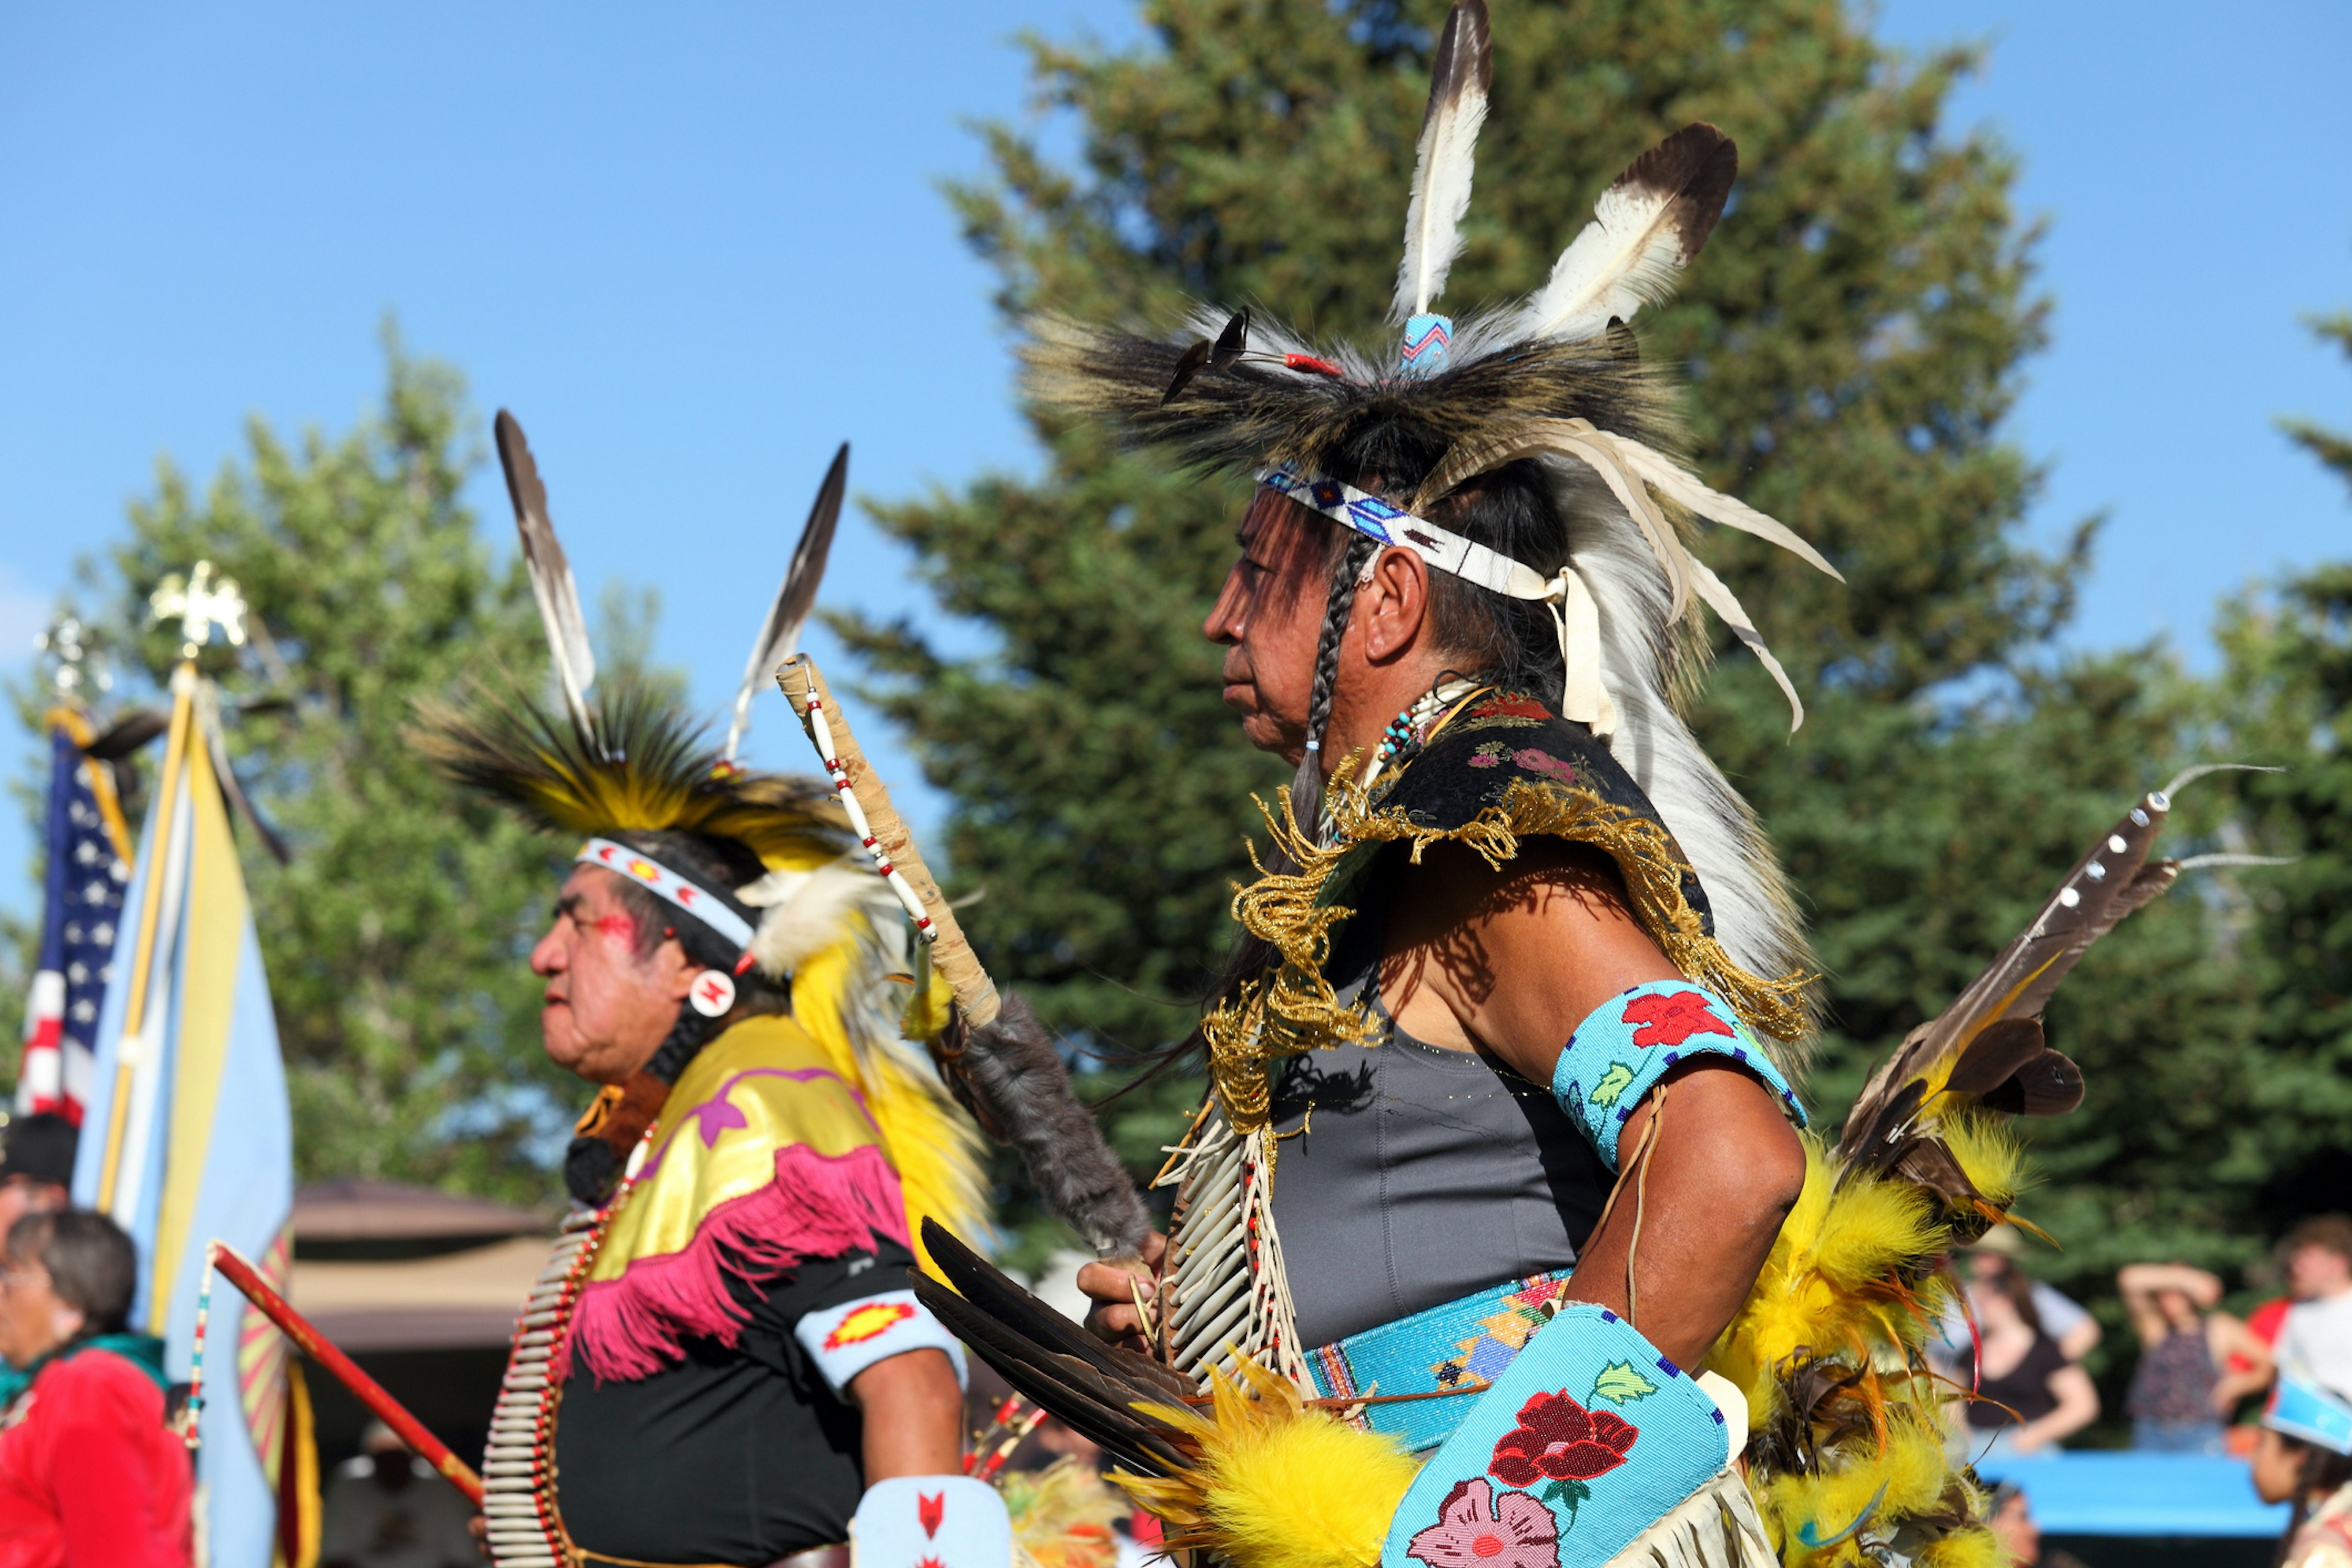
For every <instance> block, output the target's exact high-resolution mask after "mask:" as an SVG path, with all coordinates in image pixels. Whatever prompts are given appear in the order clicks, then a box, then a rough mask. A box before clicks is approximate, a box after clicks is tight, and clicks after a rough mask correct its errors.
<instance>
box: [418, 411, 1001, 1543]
mask: <svg viewBox="0 0 2352 1568" xmlns="http://www.w3.org/2000/svg"><path fill="white" fill-rule="evenodd" d="M497 434H498V444H499V456H500V458H501V459H502V461H503V462H504V464H505V467H506V471H507V478H508V483H509V489H510V490H511V491H512V493H513V497H514V500H515V508H516V515H517V521H518V523H519V525H520V528H521V531H522V538H523V547H524V551H525V553H526V556H527V558H528V560H529V563H530V570H531V575H532V581H533V585H534V588H535V589H536V590H537V592H538V595H539V600H540V605H541V611H542V614H543V615H544V616H545V617H546V620H547V623H548V630H549V641H550V644H551V647H552V649H553V651H554V658H555V675H556V680H557V683H558V684H559V685H560V686H561V688H562V693H563V698H564V707H563V710H561V711H558V712H554V713H549V712H544V711H541V709H540V708H539V707H538V706H537V705H535V704H531V703H528V702H525V701H521V700H516V699H513V698H511V697H501V696H498V695H495V694H492V693H490V692H488V690H486V689H478V691H477V693H476V695H475V697H474V698H473V700H471V702H470V703H469V705H467V706H465V707H462V708H461V707H452V706H441V707H435V708H430V709H428V710H425V715H424V725H423V729H422V740H423V742H424V744H425V746H426V748H427V750H428V752H430V754H431V755H432V756H433V757H434V758H435V759H436V762H438V763H440V765H441V766H442V767H443V768H444V769H445V770H446V771H447V772H448V773H450V774H451V775H452V776H454V777H456V778H457V779H458V780H459V781H461V782H463V783H465V784H469V785H472V786H474V787H476V788H478V789H480V790H483V791H486V792H488V793H489V794H491V795H496V796H498V797H499V798H501V799H503V800H505V801H507V802H509V804H512V805H518V806H520V808H522V809H523V810H524V811H525V812H526V813H527V814H528V815H530V816H532V817H533V818H534V819H536V820H537V821H539V822H541V823H543V824H545V825H546V826H550V827H551V828H553V829H556V830H558V831H561V832H563V833H567V834H570V835H572V836H574V837H573V839H572V843H573V844H574V846H575V847H576V852H575V854H574V856H573V859H572V867H571V868H570V871H569V873H568V875H567V876H566V877H565V878H564V879H563V881H562V887H561V889H559V890H558V891H557V893H556V896H555V902H554V913H553V919H552V921H551V925H550V927H549V929H548V931H547V932H546V934H545V935H544V936H543V937H542V938H541V940H540V942H539V943H538V944H537V946H536V947H535V948H534V949H533V950H532V952H531V955H530V965H531V969H532V971H533V973H537V974H540V975H541V976H543V977H544V978H545V980H546V993H545V998H546V1000H545V1007H544V1009H543V1011H542V1013H541V1031H542V1035H543V1038H544V1043H545V1046H546V1049H547V1053H548V1055H549V1056H550V1057H551V1058H552V1059H554V1060H555V1061H556V1062H557V1063H559V1064H560V1065H562V1067H564V1068H567V1069H569V1070H570V1071H572V1072H573V1073H576V1074H578V1075H579V1076H580V1077H581V1078H583V1079H586V1080H587V1081H588V1082H590V1083H593V1084H595V1085H598V1086H600V1089H599V1092H598V1094H597V1097H596V1100H595V1103H594V1104H593V1107H592V1108H591V1109H590V1110H589V1111H588V1113H587V1114H586V1115H585V1116H584V1117H583V1119H582V1120H581V1122H580V1126H579V1130H578V1136H577V1137H576V1138H575V1139H574V1140H573V1142H572V1146H571V1151H570V1153H569V1155H568V1157H567V1159H566V1161H565V1167H564V1177H565V1182H566V1184H567V1185H568V1186H569V1188H570V1190H571V1193H572V1198H573V1200H574V1202H575V1205H577V1206H575V1207H574V1209H573V1210H572V1214H571V1215H570V1217H569V1218H568V1219H567V1220H566V1221H565V1223H564V1226H563V1231H562V1237H561V1238H560V1239H559V1240H558V1242H557V1243H556V1246H555V1249H554V1252H553V1255H552V1257H551V1260H550V1262H549V1265H548V1268H547V1270H546V1272H545V1273H544V1274H543V1275H542V1277H541V1283H540V1285H539V1287H538V1289H537V1290H536V1291H535V1293H534V1294H533V1296H532V1297H531V1300H530V1303H529V1304H528V1305H527V1306H526V1308H525V1310H524V1315H523V1316H522V1318H521V1320H520V1325H519V1329H518V1335H517V1338H516V1342H515V1345H516V1348H515V1351H514V1352H513V1356H512V1359H511V1361H510V1363H509V1369H508V1373H507V1377H506V1381H505V1384H504V1386H503V1388H502V1390H501V1393H500V1395H499V1406H498V1411H497V1415H496V1416H495V1418H494V1424H493V1427H492V1431H491V1436H490V1446H489V1450H488V1456H487V1462H486V1464H485V1467H484V1472H485V1476H486V1479H487V1480H488V1486H489V1488H490V1492H489V1497H488V1503H487V1506H486V1509H485V1514H486V1521H485V1522H486V1526H487V1531H488V1545H489V1547H490V1549H491V1553H492V1556H493V1558H494V1559H495V1560H496V1561H497V1562H498V1563H501V1564H508V1565H514V1564H541V1565H546V1564H566V1565H570V1564H576V1563H582V1562H586V1563H597V1562H619V1563H762V1564H764V1563H776V1562H778V1561H779V1560H782V1559H792V1560H793V1561H794V1562H799V1561H801V1559H800V1558H799V1556H797V1555H796V1554H800V1553H810V1554H811V1555H810V1557H809V1559H808V1561H809V1562H811V1563H818V1562H827V1563H829V1562H833V1561H835V1560H836V1556H835V1555H829V1554H828V1551H829V1549H831V1548H835V1547H837V1546H838V1545H839V1544H840V1543H841V1542H845V1540H846V1539H847V1536H848V1530H849V1524H850V1520H851V1516H852V1512H853V1510H856V1509H857V1508H858V1506H859V1501H860V1498H861V1495H862V1494H864V1492H865V1491H866V1488H867V1487H868V1486H870V1485H872V1484H873V1483H877V1482H880V1481H883V1480H884V1479H887V1478H896V1477H922V1478H928V1479H932V1480H935V1481H940V1482H945V1481H948V1480H949V1479H950V1478H952V1479H953V1484H952V1486H950V1487H948V1488H946V1489H944V1490H943V1489H941V1488H940V1487H939V1486H930V1487H927V1488H920V1489H919V1490H921V1491H922V1492H923V1493H924V1495H925V1496H926V1497H927V1498H929V1499H930V1500H932V1501H931V1502H927V1503H926V1504H925V1505H924V1506H932V1504H933V1503H936V1504H937V1506H940V1507H942V1508H943V1507H945V1506H947V1505H946V1504H945V1503H944V1502H940V1501H939V1500H940V1499H942V1498H948V1497H952V1499H953V1500H954V1505H955V1507H956V1508H958V1509H962V1508H968V1507H971V1506H974V1505H975V1501H974V1497H973V1492H974V1491H975V1490H977V1492H978V1493H979V1494H980V1500H979V1504H978V1506H982V1507H983V1508H986V1507H993V1508H994V1509H995V1511H996V1517H997V1521H998V1522H997V1528H998V1529H999V1530H1000V1531H1001V1529H1002V1518H1003V1510H1002V1506H1001V1505H999V1504H996V1503H995V1500H994V1498H993V1494H991V1493H988V1492H987V1491H986V1489H973V1488H972V1487H971V1483H968V1482H965V1481H963V1480H962V1479H961V1475H960V1457H961V1440H962V1421H961V1392H960V1386H959V1384H960V1380H961V1374H962V1370H963V1369H962V1352H961V1348H960V1347H959V1346H958V1345H957V1344H956V1342H954V1340H953V1339H952V1338H951V1337H950V1336H949V1335H948V1334H947V1333H946V1332H945V1331H943V1330H942V1329H941V1327H940V1323H939V1322H938V1321H937V1320H936V1319H935V1318H933V1317H932V1315H931V1314H930V1313H929V1312H928V1311H927V1310H924V1309H923V1308H922V1307H921V1306H920V1305H919V1303H918V1302H917V1301H916V1300H915V1299H914V1297H913V1296H912V1295H911V1294H910V1293H909V1292H908V1289H906V1280H907V1269H908V1267H909V1266H910V1265H911V1264H912V1263H913V1262H914V1261H915V1252H914V1239H913V1238H914V1235H915V1229H916V1227H917V1226H919V1223H920V1221H921V1220H922V1218H923V1217H925V1216H927V1215H929V1216H935V1217H938V1218H940V1219H941V1220H946V1221H950V1222H951V1223H954V1224H957V1225H959V1226H970V1225H974V1224H977V1223H980V1222H981V1221H982V1218H983V1213H982V1177H981V1174H980V1170H979V1166H978V1163H977V1158H976V1156H977V1142H976V1135H975V1132H974V1130H973V1129H972V1127H971V1124H970V1122H969V1121H968V1119H967V1118H966V1117H965V1116H964V1115H963V1113H962V1112H961V1111H960V1110H957V1109H956V1107H955V1106H954V1104H953V1103H952V1101H951V1100H950V1096H949V1094H948V1092H947V1090H946V1089H945V1087H944V1086H943V1085H942V1083H941V1082H940V1079H939V1078H938V1076H937V1074H936V1072H935V1071H934V1070H933V1068H932V1067H931V1065H930V1063H929V1060H928V1058H926V1057H925V1055H924V1053H923V1050H922V1048H921V1047H920V1046H919V1045H909V1044H908V1038H907V1036H908V1034H909V1033H911V1034H913V1035H914V1036H915V1037H917V1038H919V1037H920V1036H921V1035H922V1034H924V1033H925V1032H927V1031H928V1032H936V1026H935V1025H932V1024H928V1023H927V1022H926V1021H925V1015H926V1014H927V1013H928V1014H936V1013H937V1010H938V1008H939V1005H940V999H939V997H938V996H937V995H936V994H934V993H933V991H932V989H931V987H930V985H929V983H928V980H926V981H925V982H924V983H922V984H920V986H919V990H918V992H917V993H916V994H914V996H913V1002H914V1004H915V1005H914V1007H913V1010H912V1016H909V992H908V989H907V980H908V975H907V973H905V972H907V971H908V970H909V969H914V970H917V971H918V972H919V973H924V974H926V976H927V975H928V970H927V969H924V968H923V966H921V965H919V963H915V962H913V961H912V960H910V957H909V954H908V944H907V928H906V921H905V919H904V917H903V916H902V914H901V913H900V912H899V910H898V904H897V901H896V900H895V899H894V897H893V896H892V894H891V893H890V892H889V890H888V889H887V887H886V886H885V885H884V884H883V883H882V881H881V880H880V879H878V878H877V877H876V876H875V875H874V874H873V872H872V870H871V868H868V867H865V866H862V865H860V864H859V863H858V862H857V861H856V859H853V858H849V857H850V856H852V855H854V854H855V852H856V841H855V840H854V839H853V838H852V837H850V836H849V834H848V831H847V829H846V826H845V820H844V818H843V817H842V816H841V815H840V810H839V806H838V805H837V803H836V802H835V800H834V799H833V797H832V793H831V792H830V791H829V790H827V789H826V788H824V785H822V784H819V783H817V782H815V781H811V780H795V779H791V778H785V777H782V776H778V775H773V774H760V773H747V772H744V771H743V770H741V769H740V768H738V767H737V766H735V764H734V763H733V762H732V756H733V752H734V749H735V745H736V742H738V741H739V740H740V735H741V732H742V728H743V720H744V716H745V711H746V708H747V705H748V701H749V698H750V694H751V691H752V690H753V689H756V686H755V683H756V682H757V681H759V680H761V679H764V678H765V676H766V674H767V672H768V670H769V669H770V668H772V666H773V665H774V664H775V663H776V662H777V661H778V660H779V659H780V658H783V657H784V656H785V655H787V654H789V653H790V652H791V651H792V647H793V642H794V640H795V638H796V637H797V636H798V634H799V630H800V627H801V626H802V624H803V622H804V620H805V618H806V616H807V614H808V611H809V608H810V605H811V604H812V603H813V602H814V597H815V593H816V580H817V577H818V575H819V574H821V573H822V571H823V568H824V551H825V545H826V542H827V541H828V540H829V538H830V535H831V532H832V529H833V525H834V521H835V517H836V516H837V514H838V511H839V509H840V505H841V497H842V489H843V485H844V483H845V471H846V468H845V462H846V458H847V453H848V449H847V448H846V447H844V448H843V449H842V453H841V456H840V458H836V460H835V467H834V471H833V472H832V474H831V475H830V476H829V477H828V479H827V481H826V484H825V487H824V490H823V491H822V492H821V493H820V496H819V500H818V505H817V510H816V512H815V514H814V516H813V517H812V519H811V523H810V528H809V531H808V533H807V535H806V536H805V537H804V538H803V542H802V546H801V550H800V552H799V553H798V554H797V555H796V557H795V559H794V562H793V571H792V574H791V575H790V576H789V577H788V578H787V580H786V583H785V586H784V591H783V593H782V596H781V597H780V598H779V600H778V603H777V605H776V608H775V609H774V610H773V611H772V613H771V615H770V617H769V622H768V625H767V626H765V627H763V628H762V630H761V635H760V637H759V638H758V640H757V641H756V642H755V644H754V647H753V651H752V658H751V667H750V669H749V670H748V671H747V675H746V685H745V689H744V693H743V697H742V700H740V701H739V704H738V709H737V714H736V724H735V728H734V730H733V731H731V732H730V736H729V738H728V742H727V745H726V747H725V749H724V752H720V751H718V750H714V749H711V748H709V747H707V746H706V745H705V744H704V743H702V742H701V741H700V740H699V738H698V732H697V728H696V726H695V725H693V723H692V722H691V721H689V720H688V718H687V716H686V715H685V714H684V713H683V712H682V711H681V710H679V709H678V708H677V706H676V705H675V704H674V703H673V702H671V701H669V700H666V699H664V698H661V697H658V696H656V695H653V694H649V693H648V692H646V691H645V690H643V689H631V688H628V687H615V686H613V685H611V684H609V683H608V686H607V688H606V689H605V691H604V693H603V695H602V696H601V697H600V698H592V697H591V696H590V695H589V693H590V689H591V687H592V684H593V680H594V667H593V660H592V658H591V656H590V654H589V652H588V647H587V639H586V636H585V631H584V627H583V624H582V622H581V617H580V613H579V605H578V596H577V594H576V592H575V590H574V588H573V586H572V578H571V574H570V571H569V568H568V567H567V566H566V565H565V563H564V561H563V557H562V551H561V549H560V547H558V545H557V544H556V542H555V536H554V533H553V531H552V529H551V526H550V524H549V522H548V519H547V512H546V498H545V493H544V491H543V489H541V485H540V482H539V479H538V477H537V474H536V471H535V469H534V468H533V465H532V463H531V459H530V451H529V448H528V447H526V446H525V444H524V442H523V438H522V433H521V430H520V427H519V426H516V425H515V423H514V421H513V420H512V418H511V417H510V416H507V415H506V414H504V413H501V414H500V415H499V420H498V427H497ZM902 1489H903V1488H902ZM908 1506H909V1507H913V1506H915V1505H914V1504H913V1503H911V1502H910V1503H909V1504H908ZM934 1522H937V1521H934Z"/></svg>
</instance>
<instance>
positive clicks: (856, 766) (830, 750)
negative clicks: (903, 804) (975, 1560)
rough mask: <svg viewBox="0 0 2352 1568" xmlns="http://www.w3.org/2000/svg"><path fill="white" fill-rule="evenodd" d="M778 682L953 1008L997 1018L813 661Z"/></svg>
mask: <svg viewBox="0 0 2352 1568" xmlns="http://www.w3.org/2000/svg"><path fill="white" fill-rule="evenodd" d="M776 684H777V685H778V686H780V687H782V688H783V691H784V695H785V696H786V697H789V698H791V699H792V702H793V712H795V713H797V714H799V715H800V721H801V728H802V729H803V730H804V731H807V732H808V737H809V739H810V740H811V741H812V742H814V743H815V745H816V749H817V754H818V755H819V756H820V757H823V758H824V766H825V772H826V773H828V774H829V775H831V777H832V780H833V787H834V789H835V792H836V793H838V794H839V795H840V796H841V804H842V805H843V806H844V807H845V809H846V810H847V811H848V813H849V822H850V826H852V827H853V828H855V829H856V832H857V836H858V837H859V838H860V839H861V840H862V841H863V842H864V843H865V846H866V850H867V852H868V853H870V854H871V855H872V856H873V857H874V863H875V868H876V869H877V870H879V871H880V872H881V873H882V877H883V879H884V880H885V881H887V882H888V883H889V884H890V888H891V890H892V891H893V892H895V893H897V894H898V900H899V902H900V903H902V904H904V905H905V906H906V910H907V913H908V915H909V916H911V917H912V918H913V919H914V921H915V929H916V930H917V931H920V932H921V933H922V935H923V938H924V940H926V941H927V942H929V943H930V944H931V963H932V965H933V967H935V968H936V969H938V971H939V972H940V978H941V979H943V980H945V981H946V982H947V983H948V989H949V990H950V991H952V992H953V993H954V994H955V999H956V1008H957V1010H958V1011H959V1012H961V1013H962V1015H963V1016H964V1022H965V1023H967V1024H969V1025H971V1026H973V1027H975V1028H977V1027H980V1026H983V1025H987V1024H992V1023H994V1022H995V1021H996V1015H997V1012H998V1009H999V1008H1000V1007H1001V1005H1002V1004H1001V1002H1000V1001H999V1000H998V997H997V994H996V984H995V983H994V982H993V981H992V980H990V979H989V977H988V971H987V970H986V969H984V968H982V966H981V962H980V955H979V954H978V953H975V952H972V950H971V942H966V941H965V940H964V934H963V928H962V927H961V926H959V925H958V924H956V918H955V911H954V910H950V909H949V908H948V901H947V900H946V899H945V898H944V897H943V896H941V894H940V885H939V883H938V882H937V881H936V880H935V879H933V878H932V876H931V874H930V872H929V869H927V868H925V867H924V865H923V857H922V853H921V851H919V850H918V849H917V848H916V847H915V836H914V835H913V834H911V833H909V832H908V831H907V825H906V824H905V823H904V822H902V821H900V820H899V818H898V812H897V811H896V810H895V809H893V808H892V806H891V805H890V792H889V790H888V789H887V788H885V787H884V785H883V783H882V781H881V780H880V779H878V778H877V777H875V776H874V770H873V768H872V767H871V766H870V765H869V764H868V763H866V753H865V752H863V751H861V750H860V749H859V748H858V744H857V737H856V736H855V735H853V734H851V733H850V731H849V720H848V718H847V716H846V715H845V714H844V713H843V712H842V710H841V709H840V707H839V705H838V704H836V703H835V701H834V700H833V692H832V690H831V689H829V688H828V687H827V686H826V685H825V683H824V676H823V675H822V674H820V673H818V670H817V668H816V661H815V660H814V659H813V658H810V657H809V656H808V655H806V654H804V653H803V654H795V655H793V657H792V658H789V659H786V660H785V661H784V662H783V664H782V666H780V667H779V668H777V670H776Z"/></svg>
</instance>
